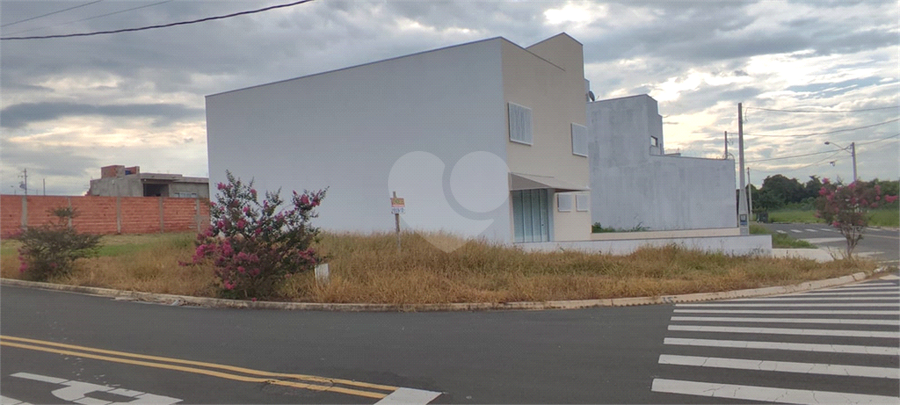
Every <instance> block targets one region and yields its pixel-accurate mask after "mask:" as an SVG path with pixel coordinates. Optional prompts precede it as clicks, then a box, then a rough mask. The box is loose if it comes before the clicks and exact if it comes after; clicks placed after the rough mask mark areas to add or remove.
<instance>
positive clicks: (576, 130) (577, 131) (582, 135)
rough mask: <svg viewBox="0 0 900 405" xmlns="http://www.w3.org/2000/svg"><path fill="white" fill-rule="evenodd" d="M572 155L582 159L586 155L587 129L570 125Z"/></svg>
mask: <svg viewBox="0 0 900 405" xmlns="http://www.w3.org/2000/svg"><path fill="white" fill-rule="evenodd" d="M572 154H573V155H577V156H584V157H587V155H588V137H587V127H585V126H583V125H578V124H572Z"/></svg>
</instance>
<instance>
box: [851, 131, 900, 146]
mask: <svg viewBox="0 0 900 405" xmlns="http://www.w3.org/2000/svg"><path fill="white" fill-rule="evenodd" d="M898 136H900V133H898V134H893V135H891V136H887V137H884V138H881V139H876V140H874V141H869V142H859V143H857V144H856V145H857V146H861V145H869V144H872V143H878V142H881V141H886V140H888V139H891V138H896V137H898Z"/></svg>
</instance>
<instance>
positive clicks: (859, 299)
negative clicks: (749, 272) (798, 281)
mask: <svg viewBox="0 0 900 405" xmlns="http://www.w3.org/2000/svg"><path fill="white" fill-rule="evenodd" d="M796 300H819V301H823V300H826V301H866V300H883V301H892V302H898V301H897V297H896V296H895V297H860V296H853V297H809V296H799V295H794V296H790V297H766V298H742V299H734V300H728V301H724V302H738V301H796Z"/></svg>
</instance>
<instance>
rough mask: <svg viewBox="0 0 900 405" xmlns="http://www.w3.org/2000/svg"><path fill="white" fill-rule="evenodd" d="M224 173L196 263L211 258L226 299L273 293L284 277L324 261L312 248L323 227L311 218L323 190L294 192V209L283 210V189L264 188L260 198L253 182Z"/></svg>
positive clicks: (255, 296) (309, 268)
mask: <svg viewBox="0 0 900 405" xmlns="http://www.w3.org/2000/svg"><path fill="white" fill-rule="evenodd" d="M226 177H227V179H228V183H227V184H226V183H219V184H218V185H217V188H218V190H219V191H218V193H217V195H216V199H217V202H216V203H211V205H210V215H211V216H212V223H211V224H210V227H209V229H208V230H207V231H206V232H205V233H202V234H200V235H198V236H197V238H198V242H197V250H196V252H195V254H194V263H199V262H203V261H206V260H212V262H213V265H214V267H215V275H216V277H217V279H218V281H219V282H220V283H221V290H220V293H221V295H222V296H223V297H227V298H240V299H256V298H269V297H273V296H275V295H277V291H278V289H279V288H280V287H281V285H282V284H283V282H284V281H285V279H286V278H288V277H290V276H291V275H292V274H296V273H300V272H304V271H309V270H312V269H313V268H314V267H315V265H316V264H318V263H319V262H320V261H321V258H320V257H319V256H318V254H317V253H316V251H315V250H314V249H313V248H312V247H311V245H312V243H313V241H314V239H315V237H316V235H317V234H318V232H319V231H318V229H316V228H314V227H312V226H311V225H310V220H311V219H312V218H315V217H316V216H317V215H316V214H315V212H314V209H315V208H316V207H317V206H319V204H320V203H321V201H322V199H323V198H325V190H319V191H316V192H309V191H304V192H303V193H302V194H299V193H297V192H296V191H295V192H293V196H292V199H291V207H290V208H289V209H285V210H281V209H279V207H280V206H281V205H282V204H283V203H284V201H283V200H282V199H281V197H280V195H279V194H280V192H281V190H278V191H276V192H274V193H272V192H266V194H265V198H264V199H263V201H262V202H260V201H259V200H258V195H257V192H256V189H254V188H253V181H252V180H251V181H250V183H249V184H244V183H243V182H241V180H240V179H237V178H235V177H234V176H233V175H232V174H231V172H226Z"/></svg>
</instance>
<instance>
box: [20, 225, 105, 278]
mask: <svg viewBox="0 0 900 405" xmlns="http://www.w3.org/2000/svg"><path fill="white" fill-rule="evenodd" d="M49 212H50V213H51V214H53V215H54V216H56V217H57V222H56V223H55V224H49V225H44V226H37V227H27V228H25V229H23V230H21V231H20V232H19V233H18V234H16V235H15V236H14V237H15V238H16V239H18V240H19V241H20V242H22V246H21V247H19V263H20V266H19V272H20V273H22V275H23V276H24V277H25V278H26V279H29V280H34V281H47V280H49V279H51V278H54V277H58V276H62V275H65V274H67V273H69V272H71V271H72V268H73V265H74V263H75V260H76V259H78V258H81V257H90V256H95V255H96V254H97V249H98V247H99V245H100V236H99V235H90V234H85V233H79V232H77V231H75V229H72V228H71V227H69V225H68V222H69V219H71V218H75V217H76V216H77V215H78V213H77V212H76V211H75V209H73V208H68V207H61V208H56V209H51V210H49Z"/></svg>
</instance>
